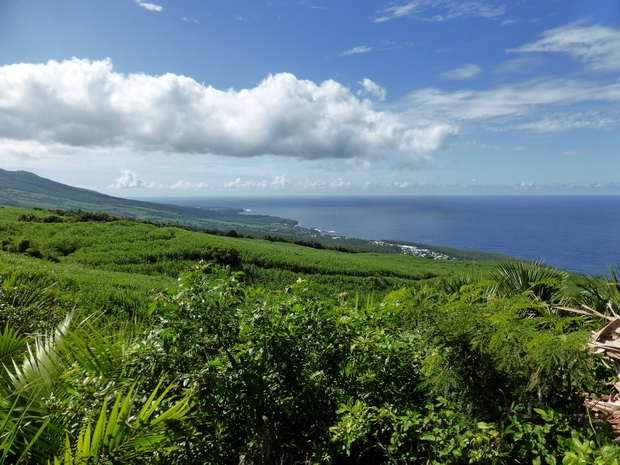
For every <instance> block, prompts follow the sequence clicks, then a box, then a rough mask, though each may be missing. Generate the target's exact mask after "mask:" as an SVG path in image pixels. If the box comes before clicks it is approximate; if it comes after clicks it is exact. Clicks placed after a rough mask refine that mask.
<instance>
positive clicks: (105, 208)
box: [0, 169, 299, 234]
mask: <svg viewBox="0 0 620 465" xmlns="http://www.w3.org/2000/svg"><path fill="white" fill-rule="evenodd" d="M0 205H2V206H6V207H19V208H33V207H39V208H43V209H50V210H57V209H58V210H78V209H79V210H85V211H93V212H107V213H109V214H111V215H115V216H128V217H132V218H138V219H144V220H146V219H148V220H152V221H159V222H173V223H180V224H183V225H187V226H192V227H196V228H205V229H217V230H230V229H251V230H258V231H264V232H270V233H284V234H286V233H288V234H293V233H296V232H298V229H299V228H297V227H296V226H297V221H294V220H291V219H285V218H278V217H275V216H267V215H247V214H241V213H242V212H243V210H242V209H240V208H220V207H185V206H177V205H166V204H160V203H154V202H143V201H139V200H127V199H122V198H119V197H113V196H111V195H105V194H101V193H99V192H95V191H91V190H88V189H80V188H77V187H71V186H67V185H66V184H61V183H59V182H55V181H51V180H49V179H46V178H42V177H40V176H37V175H36V174H34V173H30V172H27V171H6V170H2V169H0Z"/></svg>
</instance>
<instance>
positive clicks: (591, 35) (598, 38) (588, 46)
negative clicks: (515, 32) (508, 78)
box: [508, 23, 620, 71]
mask: <svg viewBox="0 0 620 465" xmlns="http://www.w3.org/2000/svg"><path fill="white" fill-rule="evenodd" d="M542 36H543V37H542V39H540V40H537V41H536V42H532V43H529V44H526V45H523V46H521V47H517V48H513V49H509V50H508V52H509V53H525V52H547V53H566V54H568V55H569V56H570V57H571V58H573V59H576V60H579V61H581V62H584V63H586V64H587V65H588V66H589V67H590V68H591V69H594V70H598V71H618V70H620V30H618V29H614V28H611V27H605V26H599V25H595V26H582V25H581V23H573V24H568V25H565V26H560V27H557V28H555V29H551V30H549V31H546V32H544V33H543V34H542Z"/></svg>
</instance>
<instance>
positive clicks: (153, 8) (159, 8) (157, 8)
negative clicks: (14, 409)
mask: <svg viewBox="0 0 620 465" xmlns="http://www.w3.org/2000/svg"><path fill="white" fill-rule="evenodd" d="M136 5H138V6H141V7H142V8H144V9H146V10H149V11H157V12H161V11H164V7H163V6H160V5H156V4H154V3H148V2H143V1H141V0H136Z"/></svg>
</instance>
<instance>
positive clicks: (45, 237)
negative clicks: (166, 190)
mask: <svg viewBox="0 0 620 465" xmlns="http://www.w3.org/2000/svg"><path fill="white" fill-rule="evenodd" d="M59 218H60V219H63V218H62V217H58V216H57V215H56V214H55V213H54V212H50V211H44V210H32V209H28V210H27V209H16V208H1V209H0V241H1V243H2V248H3V249H4V251H3V252H2V253H0V268H1V269H2V270H4V271H9V270H11V269H14V268H16V267H18V268H19V269H20V270H22V271H23V272H29V273H36V274H38V275H45V276H46V277H47V279H48V281H49V282H50V283H52V282H58V283H59V284H58V286H59V287H64V288H65V293H66V292H69V293H71V294H73V293H75V294H79V293H82V294H84V293H85V295H87V296H90V297H85V296H84V295H81V296H80V298H81V299H85V298H87V299H95V301H97V302H99V304H100V305H101V306H106V305H110V306H114V305H116V304H117V300H118V299H116V297H114V296H115V293H116V294H119V293H120V294H124V293H127V294H128V295H129V294H132V293H134V292H137V293H139V294H141V295H142V294H144V293H145V292H147V291H148V290H149V289H155V288H159V289H161V288H162V287H166V286H169V285H171V284H172V283H173V282H174V279H175V278H176V277H178V275H179V274H180V273H181V272H182V271H183V270H185V269H187V268H189V267H192V266H194V265H195V264H196V263H197V262H199V261H201V260H204V261H210V262H213V263H215V264H216V266H231V267H232V268H234V269H238V270H241V271H244V272H245V273H246V279H247V280H248V281H250V282H251V283H253V284H254V285H260V286H263V287H266V288H282V286H283V285H284V286H285V285H287V284H292V283H294V282H295V281H296V280H297V279H300V278H302V279H306V280H309V281H312V282H313V283H314V286H315V288H316V289H315V291H316V292H318V293H324V294H335V293H340V292H345V291H346V292H348V293H350V294H358V295H361V296H363V297H366V296H369V295H374V296H375V297H376V298H379V297H381V296H383V295H384V294H385V293H386V292H388V291H390V290H392V289H395V288H399V287H402V286H408V285H412V284H413V283H415V282H419V281H422V280H428V279H433V278H438V277H442V276H451V275H454V274H459V273H466V272H467V273H471V272H474V273H478V272H480V273H482V272H484V271H486V270H488V269H490V268H491V267H493V263H492V262H480V261H477V262H474V261H447V260H430V259H424V258H418V257H412V256H407V255H395V254H379V253H346V252H339V251H335V250H316V249H314V248H311V247H304V246H300V245H295V244H291V243H282V242H272V241H269V240H263V239H251V238H236V237H227V236H219V235H213V234H207V233H203V232H195V231H189V230H187V229H184V228H180V227H174V226H161V225H157V224H149V223H143V222H137V221H129V220H122V219H117V220H111V221H106V222H96V221H87V222H60V219H59ZM52 220H54V221H57V222H48V221H52ZM66 220H67V218H64V221H66ZM37 257H38V258H37ZM99 289H101V290H102V292H101V293H99V294H97V296H95V294H96V292H95V290H99ZM97 292H98V291H97ZM120 294H119V295H120Z"/></svg>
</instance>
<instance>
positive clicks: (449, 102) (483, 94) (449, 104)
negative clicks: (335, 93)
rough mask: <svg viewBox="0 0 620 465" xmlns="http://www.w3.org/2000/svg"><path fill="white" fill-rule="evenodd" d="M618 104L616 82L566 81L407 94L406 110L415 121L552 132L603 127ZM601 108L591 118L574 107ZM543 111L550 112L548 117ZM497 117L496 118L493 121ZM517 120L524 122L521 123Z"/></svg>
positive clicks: (619, 86)
mask: <svg viewBox="0 0 620 465" xmlns="http://www.w3.org/2000/svg"><path fill="white" fill-rule="evenodd" d="M617 102H620V83H612V84H601V83H597V82H589V81H579V80H571V79H548V80H541V79H538V80H530V81H527V82H524V83H519V84H507V85H504V86H500V87H497V88H494V89H490V90H484V91H475V90H460V91H456V92H443V91H441V90H439V89H436V88H427V89H421V90H418V91H415V92H412V93H411V94H409V96H408V97H407V100H406V105H407V106H408V107H409V108H410V110H409V112H410V113H411V114H412V115H414V116H415V117H416V118H420V117H422V116H424V117H426V118H427V119H429V120H436V121H437V120H439V121H460V122H464V121H479V122H480V121H487V123H486V126H487V127H490V126H492V127H494V128H496V129H498V128H500V126H499V125H501V127H504V128H513V129H529V130H535V131H537V132H557V131H566V130H572V129H575V128H579V127H581V128H585V127H596V128H601V127H604V126H609V125H610V124H612V122H613V120H614V119H613V118H612V117H605V116H604V114H605V113H608V112H612V113H613V111H614V110H613V109H612V108H613V107H614V106H615V105H616V104H617ZM595 103H598V104H599V105H601V106H602V108H603V109H602V110H600V111H599V112H598V113H597V114H596V116H595V117H594V116H592V114H591V113H587V112H583V111H581V110H579V109H578V108H579V105H580V104H581V105H592V104H595ZM572 106H576V109H575V111H572V112H565V113H564V114H563V115H562V116H561V117H559V116H558V115H557V110H558V109H559V108H566V107H572ZM549 112H553V113H556V116H555V117H550V116H548V115H547V114H548V113H549ZM498 118H500V119H498ZM523 118H527V119H528V120H529V121H528V122H524V121H523Z"/></svg>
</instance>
